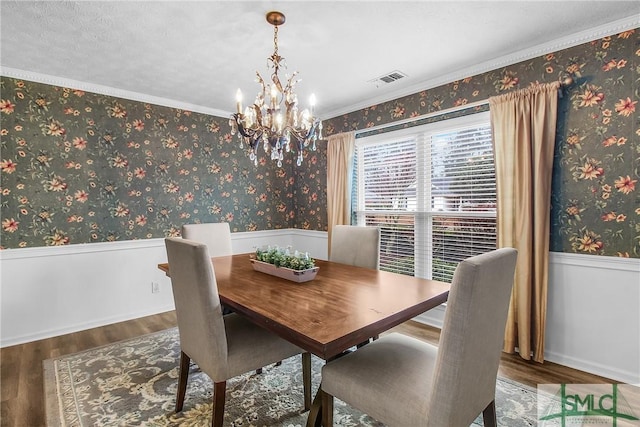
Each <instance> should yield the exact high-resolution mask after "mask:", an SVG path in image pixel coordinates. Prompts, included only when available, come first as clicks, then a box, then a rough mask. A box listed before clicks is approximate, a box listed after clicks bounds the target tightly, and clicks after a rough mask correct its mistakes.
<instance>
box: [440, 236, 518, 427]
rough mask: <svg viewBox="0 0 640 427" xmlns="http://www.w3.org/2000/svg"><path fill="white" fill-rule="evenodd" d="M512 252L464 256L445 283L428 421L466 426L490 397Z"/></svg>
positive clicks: (514, 253) (507, 298) (510, 280)
mask: <svg viewBox="0 0 640 427" xmlns="http://www.w3.org/2000/svg"><path fill="white" fill-rule="evenodd" d="M516 258H517V251H516V250H515V249H513V248H503V249H498V250H495V251H492V252H489V253H485V254H482V255H478V256H474V257H471V258H468V259H466V260H464V261H462V262H460V264H458V267H457V268H456V271H455V273H454V276H453V281H452V283H451V291H450V293H449V299H448V302H447V309H446V312H445V318H444V324H443V327H442V333H441V335H440V344H439V349H438V356H437V360H436V366H435V369H434V379H433V387H432V395H431V397H430V399H429V402H430V405H431V408H430V410H429V411H428V414H429V425H432V426H454V425H469V424H471V423H472V422H473V420H474V419H475V418H476V416H477V415H478V414H479V413H481V412H482V411H483V410H484V408H485V407H487V405H488V404H489V403H491V401H492V400H493V399H494V395H495V387H496V376H497V373H498V365H499V363H500V354H501V350H502V343H503V339H504V330H505V325H506V319H507V312H508V308H509V301H510V298H511V288H512V286H513V277H514V271H515V264H516Z"/></svg>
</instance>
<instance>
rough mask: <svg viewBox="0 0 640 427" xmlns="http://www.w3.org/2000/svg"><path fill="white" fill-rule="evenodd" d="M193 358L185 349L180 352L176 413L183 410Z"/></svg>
mask: <svg viewBox="0 0 640 427" xmlns="http://www.w3.org/2000/svg"><path fill="white" fill-rule="evenodd" d="M190 362H191V358H190V357H189V356H187V354H186V353H185V352H183V351H181V352H180V368H179V369H180V371H179V373H178V394H177V395H176V413H178V412H180V411H182V405H183V404H184V395H185V393H186V392H187V377H188V376H189V363H190Z"/></svg>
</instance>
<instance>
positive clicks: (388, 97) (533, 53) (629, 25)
mask: <svg viewBox="0 0 640 427" xmlns="http://www.w3.org/2000/svg"><path fill="white" fill-rule="evenodd" d="M638 27H640V14H638V15H635V16H630V17H628V18H623V19H619V20H617V21H612V22H609V23H607V24H603V25H600V26H597V27H594V28H590V29H588V30H585V31H580V32H577V33H573V34H570V35H568V36H565V37H562V38H559V39H555V40H552V41H550V42H547V43H542V44H539V45H536V46H533V47H531V48H528V49H523V50H521V51H518V52H515V53H512V54H509V55H504V56H501V57H498V58H495V59H492V60H490V61H486V62H483V63H481V64H478V65H474V66H473V67H468V68H463V69H460V70H457V71H452V72H451V73H447V74H446V75H444V76H439V77H436V78H433V79H428V80H423V81H421V82H418V83H416V84H413V85H411V86H408V87H405V88H402V89H399V90H397V91H394V92H391V93H387V94H385V95H381V96H378V97H371V98H367V99H366V100H364V101H362V102H359V103H357V104H352V105H350V106H347V107H343V108H340V109H336V110H332V111H328V112H325V113H323V116H324V117H325V118H323V120H327V119H329V118H334V117H338V116H341V115H343V114H347V113H351V112H354V111H358V110H362V109H365V108H367V107H371V106H372V105H378V104H382V103H384V102H388V101H393V100H394V99H398V98H402V97H405V96H408V95H413V94H415V93H418V92H421V91H423V90H428V89H432V88H434V87H438V86H442V85H445V84H448V83H451V82H454V81H456V80H462V79H464V78H466V77H470V76H477V75H479V74H483V73H486V72H489V71H493V70H497V69H500V68H503V67H507V66H509V65H513V64H517V63H519V62H522V61H526V60H528V59H531V58H536V57H538V56H542V55H545V54H547V53H550V52H556V51H559V50H563V49H568V48H570V47H573V46H578V45H580V44H583V43H587V42H590V41H592V40H597V39H599V38H602V37H607V36H610V35H613V34H618V33H621V32H623V31H627V30H631V29H634V28H638Z"/></svg>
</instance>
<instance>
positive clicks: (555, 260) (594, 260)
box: [549, 252, 640, 286]
mask: <svg viewBox="0 0 640 427" xmlns="http://www.w3.org/2000/svg"><path fill="white" fill-rule="evenodd" d="M549 264H562V265H575V266H579V267H588V268H598V269H604V270H616V271H631V272H637V273H640V258H622V257H613V256H599V255H582V254H572V253H564V252H551V253H550V255H549ZM638 286H640V284H638Z"/></svg>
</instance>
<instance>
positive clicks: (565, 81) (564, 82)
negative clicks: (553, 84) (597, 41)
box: [354, 75, 574, 137]
mask: <svg viewBox="0 0 640 427" xmlns="http://www.w3.org/2000/svg"><path fill="white" fill-rule="evenodd" d="M559 81H560V86H563V87H569V86H571V85H573V83H574V80H573V77H572V76H569V75H567V76H564V77H562V78H561V79H559ZM488 103H489V99H484V100H481V101H476V102H471V103H469V104H464V105H458V106H457V107H451V108H447V109H445V110H438V111H433V112H431V113H427V114H423V115H421V116H416V117H410V118H407V119H403V120H398V121H397V122H391V123H385V124H382V125H376V126H371V127H370V128H364V129H358V130H356V131H354V134H355V136H356V137H357V136H358V135H360V134H362V133H368V132H375V131H378V130H382V129H386V128H388V127H392V126H402V125H404V124H406V123H412V122H417V121H420V120H425V119H428V118H430V117H435V116H440V115H443V114H450V113H455V112H456V111H462V110H466V109H471V108H476V107H481V106H484V105H487V104H488Z"/></svg>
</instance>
